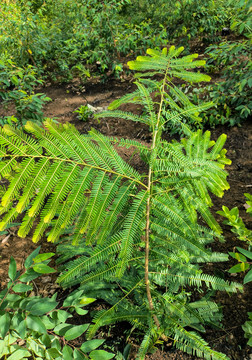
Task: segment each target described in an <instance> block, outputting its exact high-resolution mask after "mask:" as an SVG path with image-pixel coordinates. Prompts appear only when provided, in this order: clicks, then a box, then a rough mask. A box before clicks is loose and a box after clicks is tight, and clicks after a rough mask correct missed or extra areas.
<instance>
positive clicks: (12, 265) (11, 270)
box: [8, 256, 17, 281]
mask: <svg viewBox="0 0 252 360" xmlns="http://www.w3.org/2000/svg"><path fill="white" fill-rule="evenodd" d="M16 273H17V264H16V261H15V259H14V258H13V256H11V258H10V265H9V271H8V275H9V278H10V279H11V280H12V281H14V279H15V276H16Z"/></svg>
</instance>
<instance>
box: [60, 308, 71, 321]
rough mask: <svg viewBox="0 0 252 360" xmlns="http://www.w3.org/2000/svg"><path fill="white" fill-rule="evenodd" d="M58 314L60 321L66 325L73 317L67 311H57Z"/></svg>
mask: <svg viewBox="0 0 252 360" xmlns="http://www.w3.org/2000/svg"><path fill="white" fill-rule="evenodd" d="M56 314H57V317H58V319H59V321H60V322H62V323H64V322H65V321H66V320H67V319H68V318H69V317H72V315H71V314H69V313H68V312H67V311H65V310H56Z"/></svg>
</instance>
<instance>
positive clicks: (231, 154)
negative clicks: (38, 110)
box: [0, 79, 252, 360]
mask: <svg viewBox="0 0 252 360" xmlns="http://www.w3.org/2000/svg"><path fill="white" fill-rule="evenodd" d="M133 89H134V84H132V83H131V82H130V81H128V79H126V80H125V79H124V81H121V80H111V81H109V82H107V83H106V84H100V83H98V82H97V83H95V82H93V83H92V82H90V83H88V84H85V86H83V85H82V84H81V83H80V82H79V81H78V80H75V81H73V82H72V83H70V84H68V85H60V86H56V85H48V86H47V87H45V88H43V89H39V91H41V90H42V91H43V92H44V93H46V95H47V96H49V97H50V98H51V99H52V102H51V103H49V104H47V106H46V107H45V110H44V111H45V116H46V117H50V118H52V117H53V118H56V119H57V120H58V121H59V122H61V123H65V122H71V123H72V124H74V125H75V126H76V128H77V129H78V130H79V132H81V133H86V132H87V131H89V130H90V129H91V128H95V129H96V130H98V131H100V132H101V133H103V134H104V135H107V136H116V137H119V138H120V137H123V138H128V139H135V140H138V141H140V142H143V143H144V144H148V143H149V142H150V139H151V138H150V134H149V130H148V128H147V127H146V126H144V125H143V124H138V123H131V122H128V121H126V120H120V119H108V120H102V121H100V122H97V121H96V120H94V119H92V118H90V119H89V120H88V121H87V122H83V121H80V120H78V118H77V114H76V113H73V111H74V110H76V109H77V108H78V107H79V106H81V105H87V104H90V105H92V106H94V107H106V106H108V105H109V104H110V103H111V102H112V101H113V100H115V99H117V98H119V97H121V96H122V95H124V94H125V93H127V92H130V91H133ZM124 110H127V111H132V110H135V111H140V110H139V109H136V107H134V106H133V105H124ZM9 111H11V109H10V110H9ZM3 115H9V114H8V110H7V114H6V110H4V109H3V108H2V107H1V104H0V116H3ZM211 133H212V138H213V139H214V140H216V139H217V137H218V136H219V135H221V134H222V133H226V134H227V136H228V137H227V142H226V144H225V148H226V149H227V157H228V158H229V159H231V160H232V164H231V165H230V166H228V167H227V168H226V169H227V171H228V172H229V177H228V182H229V184H230V190H228V191H226V193H225V194H224V196H223V198H221V199H219V198H215V197H214V199H213V202H214V206H213V208H212V211H213V213H215V212H216V211H218V210H221V207H222V205H225V206H227V207H228V208H229V209H231V208H233V207H235V206H237V207H238V209H239V212H240V216H241V217H242V219H243V221H244V223H245V225H246V226H247V227H248V228H249V229H251V228H252V217H250V216H249V214H247V213H246V209H245V207H244V204H245V197H244V195H243V194H244V193H246V192H251V189H252V145H251V144H252V121H251V119H248V120H247V121H246V122H244V123H243V125H242V127H237V126H235V127H233V128H230V127H228V126H218V127H216V128H215V129H211ZM166 136H167V138H169V134H166ZM118 151H119V153H120V155H121V156H122V158H123V159H124V160H126V161H128V162H129V163H130V164H131V165H132V166H134V167H135V168H136V169H137V170H138V171H140V172H143V171H145V170H146V169H145V165H144V164H143V162H142V161H141V159H139V157H138V156H137V155H136V154H135V153H134V152H133V151H132V150H131V149H120V150H118ZM216 218H217V220H218V221H219V222H220V223H221V222H222V220H223V219H222V218H221V217H220V216H216ZM223 232H224V236H225V239H226V242H225V243H219V242H216V243H214V244H213V245H212V249H213V251H221V252H224V253H227V252H229V251H233V249H234V247H235V246H241V247H242V246H243V245H244V244H242V243H241V242H240V241H238V240H237V239H236V237H235V236H234V234H233V233H232V232H231V231H230V229H229V228H228V227H227V226H224V225H223ZM41 245H42V251H43V252H47V251H53V250H54V247H53V245H52V244H49V243H46V241H45V239H44V241H43V240H42V241H41ZM37 246H38V245H37V244H34V243H32V241H31V238H30V237H27V238H25V239H20V238H18V237H17V228H12V229H11V230H10V231H9V234H8V235H7V236H6V235H2V236H0V264H1V266H0V290H1V289H2V288H3V286H4V285H5V283H6V277H7V273H8V265H9V260H10V257H11V256H13V257H14V258H15V259H16V261H17V264H18V268H19V269H20V268H21V267H22V265H23V263H24V260H25V258H26V257H27V255H28V254H30V253H31V252H32V251H33V250H34V249H35V248H36V247H37ZM233 264H234V263H233V262H232V261H230V262H226V263H217V264H214V265H211V264H209V265H208V266H207V269H206V272H207V273H209V274H215V275H219V276H221V277H223V278H225V279H226V280H230V281H237V282H242V279H243V274H235V275H236V276H234V274H233V275H231V274H229V273H228V269H229V268H230V267H231V266H232V265H233ZM54 281H55V276H46V277H42V278H41V280H38V281H37V282H36V288H37V294H40V295H44V296H48V295H49V296H50V295H52V294H53V293H55V291H59V292H60V291H61V290H60V289H59V288H58V287H57V285H55V282H54ZM37 294H36V295H37ZM251 294H252V283H248V284H246V285H245V286H244V293H238V294H232V295H228V294H225V293H221V292H216V294H215V300H216V302H217V303H218V304H219V305H220V306H221V308H222V311H223V314H224V317H223V322H222V324H223V329H220V330H219V329H210V328H208V329H207V331H206V334H205V336H204V338H205V339H206V341H207V342H208V343H209V345H210V346H211V347H212V348H214V349H215V350H217V351H221V352H223V353H225V354H226V355H227V356H229V357H230V359H232V360H251V359H252V349H251V348H250V347H248V346H247V345H246V339H244V333H243V330H242V328H241V325H242V324H244V322H245V321H246V320H247V319H248V316H247V312H249V311H252V296H251ZM62 296H63V292H62ZM79 321H80V319H76V322H77V323H78V322H79ZM127 329H128V327H127V325H126V324H124V323H123V324H118V325H117V327H113V328H112V329H111V330H106V329H105V330H104V332H103V336H105V338H106V336H108V337H109V339H108V340H109V343H113V340H114V341H115V343H116V344H118V343H119V342H120V341H121V340H122V334H123V333H124V330H127ZM108 332H109V334H108ZM137 336H138V335H137V334H134V332H133V333H132V334H131V336H130V339H129V341H130V342H131V344H132V351H131V355H130V359H134V358H135V354H136V351H137V347H138V344H139V340H138V339H137ZM124 345H126V344H124ZM119 347H120V345H119ZM120 351H122V349H121V348H120ZM146 359H148V360H158V359H159V360H165V359H170V360H179V359H181V360H192V359H197V358H196V357H195V356H189V355H187V354H184V353H182V352H181V351H178V350H175V349H174V348H172V347H171V346H167V345H163V347H162V346H160V348H158V349H157V351H156V352H155V353H154V354H152V355H147V356H146Z"/></svg>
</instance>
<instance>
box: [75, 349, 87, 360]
mask: <svg viewBox="0 0 252 360" xmlns="http://www.w3.org/2000/svg"><path fill="white" fill-rule="evenodd" d="M73 358H74V360H86V359H87V356H86V355H84V354H83V353H82V352H81V351H80V350H79V349H74V357H73Z"/></svg>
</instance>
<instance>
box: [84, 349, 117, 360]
mask: <svg viewBox="0 0 252 360" xmlns="http://www.w3.org/2000/svg"><path fill="white" fill-rule="evenodd" d="M89 356H90V358H91V359H92V360H109V359H112V358H113V357H114V356H115V355H114V354H112V353H109V352H107V351H105V350H94V351H92V352H91V353H90V354H89Z"/></svg>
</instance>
